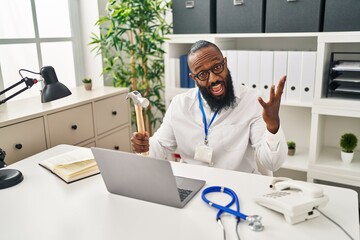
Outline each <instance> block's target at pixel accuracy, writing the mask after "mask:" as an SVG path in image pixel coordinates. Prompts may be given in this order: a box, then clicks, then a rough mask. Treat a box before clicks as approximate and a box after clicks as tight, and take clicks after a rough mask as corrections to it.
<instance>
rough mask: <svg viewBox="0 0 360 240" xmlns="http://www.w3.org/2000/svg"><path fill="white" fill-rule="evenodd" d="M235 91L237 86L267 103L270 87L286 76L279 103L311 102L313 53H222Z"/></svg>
mask: <svg viewBox="0 0 360 240" xmlns="http://www.w3.org/2000/svg"><path fill="white" fill-rule="evenodd" d="M223 55H224V57H226V58H227V63H228V64H227V65H228V68H229V71H230V73H231V76H232V79H233V83H234V87H235V92H236V90H237V89H239V86H240V85H245V86H249V87H251V88H254V89H256V90H258V91H259V92H260V94H261V96H262V97H263V98H264V99H265V100H268V98H269V90H270V87H271V86H272V85H275V86H277V85H278V82H279V80H280V78H281V77H282V76H284V75H286V76H287V80H286V85H285V88H284V91H283V95H282V102H286V103H295V104H296V103H311V102H312V100H313V96H314V85H315V75H316V52H315V51H239V50H226V51H223Z"/></svg>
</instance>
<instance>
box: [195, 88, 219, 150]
mask: <svg viewBox="0 0 360 240" xmlns="http://www.w3.org/2000/svg"><path fill="white" fill-rule="evenodd" d="M198 98H199V107H200V110H201V113H202V115H203V122H204V132H205V139H204V143H205V145H208V134H209V128H210V126H211V124H212V123H213V121H214V119H215V117H216V115H217V113H218V111H216V112H215V113H214V115H213V116H212V118H211V120H210V123H209V125H208V124H207V121H206V114H205V110H204V105H203V103H202V99H201V96H200V90H199V91H198Z"/></svg>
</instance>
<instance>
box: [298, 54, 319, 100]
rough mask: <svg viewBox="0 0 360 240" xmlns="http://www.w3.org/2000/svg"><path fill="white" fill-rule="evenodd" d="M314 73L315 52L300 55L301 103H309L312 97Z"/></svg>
mask: <svg viewBox="0 0 360 240" xmlns="http://www.w3.org/2000/svg"><path fill="white" fill-rule="evenodd" d="M315 72H316V52H310V51H309V52H303V53H302V69H301V90H300V99H301V102H303V103H311V102H312V100H313V97H314V86H315Z"/></svg>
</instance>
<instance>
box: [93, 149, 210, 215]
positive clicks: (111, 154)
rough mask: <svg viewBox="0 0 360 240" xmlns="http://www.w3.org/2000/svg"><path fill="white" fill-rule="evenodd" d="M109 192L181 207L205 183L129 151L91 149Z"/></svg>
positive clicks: (157, 161)
mask: <svg viewBox="0 0 360 240" xmlns="http://www.w3.org/2000/svg"><path fill="white" fill-rule="evenodd" d="M91 150H92V152H93V155H94V157H95V161H96V163H97V165H98V167H99V169H100V173H101V176H102V178H103V180H104V183H105V185H106V188H107V190H108V191H109V192H110V193H113V194H118V195H122V196H126V197H130V198H136V199H140V200H144V201H148V202H153V203H158V204H163V205H167V206H172V207H177V208H182V207H184V206H185V205H186V204H187V203H188V202H189V201H190V200H191V199H192V198H193V197H194V196H195V194H196V193H197V192H198V191H199V190H200V189H201V188H202V187H203V186H204V184H205V181H203V180H198V179H191V178H184V177H179V176H174V175H173V172H172V169H171V164H170V162H169V161H166V160H160V159H155V158H151V157H146V156H142V155H137V154H133V153H128V152H122V151H115V150H109V149H103V148H96V147H93V148H91Z"/></svg>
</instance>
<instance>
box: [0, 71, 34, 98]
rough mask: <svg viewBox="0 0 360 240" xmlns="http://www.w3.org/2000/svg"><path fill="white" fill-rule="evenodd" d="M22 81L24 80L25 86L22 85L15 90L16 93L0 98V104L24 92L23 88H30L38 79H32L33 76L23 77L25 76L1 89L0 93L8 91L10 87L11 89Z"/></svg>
mask: <svg viewBox="0 0 360 240" xmlns="http://www.w3.org/2000/svg"><path fill="white" fill-rule="evenodd" d="M23 82H25V84H26V87H24V88H23V89H21V90H19V91H17V92H16V93H14V94H12V95H11V96H9V97H7V98H5V99H2V100H0V105H1V104H3V103H5V102H6V101H7V100H9V99H11V98H13V97H15V96H17V95H19V94H20V93H22V92H24V91H25V90H27V89H29V88H31V87H32V86H33V85H34V84H36V83H37V82H38V80H36V79H34V78H28V77H25V78H23V79H21V80H20V81H18V82H17V83H15V84H13V85H11V86H10V87H8V88H6V89H4V90H2V91H1V92H0V95H2V94H4V93H6V92H7V91H9V90H10V89H13V88H14V87H16V86H18V85H20V84H21V83H23Z"/></svg>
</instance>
